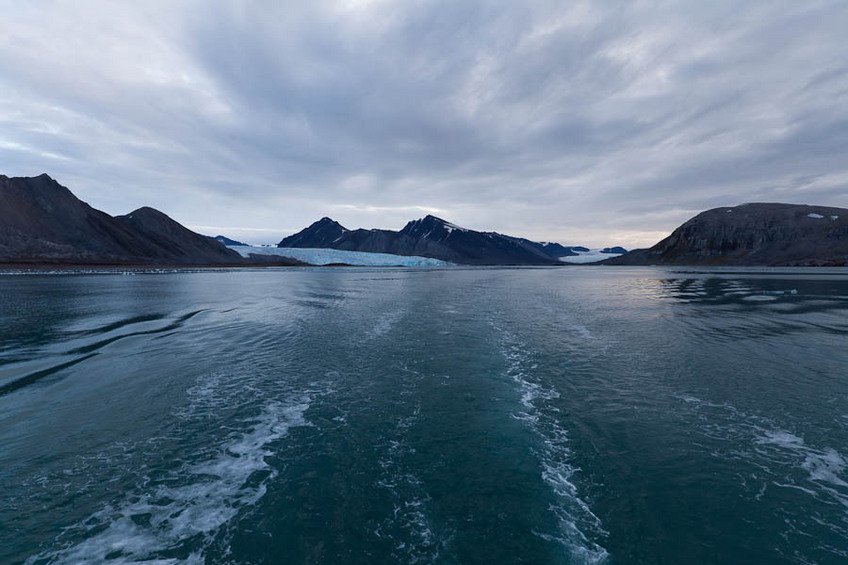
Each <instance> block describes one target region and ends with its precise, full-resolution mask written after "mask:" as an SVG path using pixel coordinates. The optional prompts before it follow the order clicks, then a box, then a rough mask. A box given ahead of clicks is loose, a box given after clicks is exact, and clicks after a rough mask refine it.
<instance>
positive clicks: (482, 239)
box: [278, 216, 573, 265]
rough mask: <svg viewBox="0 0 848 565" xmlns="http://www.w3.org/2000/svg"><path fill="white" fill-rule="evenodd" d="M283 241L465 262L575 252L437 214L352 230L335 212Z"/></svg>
mask: <svg viewBox="0 0 848 565" xmlns="http://www.w3.org/2000/svg"><path fill="white" fill-rule="evenodd" d="M278 247H300V248H328V249H341V250H346V251H364V252H371V253H391V254H394V255H406V256H410V255H415V256H420V257H431V258H433V259H440V260H442V261H449V262H451V263H458V264H463V265H552V264H561V263H560V261H559V260H558V259H559V257H561V256H562V257H564V256H567V255H568V254H569V253H570V250H569V248H567V247H563V246H561V245H559V244H542V243H538V242H533V241H530V240H527V239H523V238H517V237H510V236H506V235H502V234H499V233H495V232H479V231H474V230H470V229H466V228H462V227H459V226H457V225H455V224H452V223H450V222H448V221H445V220H443V219H441V218H437V217H436V216H426V217H424V218H422V219H420V220H414V221H411V222H409V223H408V224H406V226H404V228H403V229H402V230H400V231H391V230H376V229H374V230H365V229H358V230H349V229H347V228H345V227H344V226H342V225H341V224H339V223H338V222H336V221H334V220H331V219H330V218H322V219H321V220H319V221H317V222H315V223H314V224H312V225H310V226H309V227H307V228H306V229H304V230H303V231H300V232H298V233H296V234H294V235H292V236H289V237H286V238H285V239H283V240H282V241H281V242H280V243H279V245H278ZM571 254H573V253H571Z"/></svg>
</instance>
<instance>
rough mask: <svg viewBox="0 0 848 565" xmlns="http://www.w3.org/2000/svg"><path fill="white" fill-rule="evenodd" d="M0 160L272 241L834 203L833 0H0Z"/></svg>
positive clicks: (838, 112) (660, 228)
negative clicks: (325, 230)
mask: <svg viewBox="0 0 848 565" xmlns="http://www.w3.org/2000/svg"><path fill="white" fill-rule="evenodd" d="M0 21H2V22H3V33H2V34H0V174H5V175H7V176H35V175H38V174H41V173H45V172H46V173H48V174H49V175H50V176H52V177H53V178H55V179H56V180H58V181H59V182H60V183H61V184H63V185H65V186H67V187H68V188H70V189H71V190H72V191H73V192H74V193H75V194H76V195H77V196H78V197H80V198H81V199H83V200H85V201H86V202H88V203H89V204H91V205H92V206H94V207H95V208H99V209H102V210H104V211H106V212H108V213H110V214H124V213H128V212H130V211H131V210H133V209H135V208H138V207H140V206H145V205H146V206H153V207H154V208H157V209H160V210H162V211H163V212H165V213H167V214H168V215H170V216H171V217H173V218H174V219H176V220H178V221H180V222H181V223H183V224H185V225H188V226H190V227H192V228H193V229H195V230H197V231H200V232H201V233H206V234H209V235H217V234H219V233H221V234H224V235H227V236H229V237H233V238H236V239H241V240H243V241H247V242H249V243H276V242H277V241H279V239H281V238H282V237H283V236H284V235H288V234H291V233H293V232H295V231H298V230H300V229H302V228H303V227H305V226H307V225H309V224H310V223H312V222H313V221H315V220H317V219H319V218H320V217H322V216H330V217H332V218H334V219H336V220H338V221H340V222H341V223H342V224H344V225H345V226H346V227H348V228H358V227H365V228H389V229H399V228H401V227H402V226H403V225H404V224H405V223H406V222H407V221H409V220H412V219H416V218H420V217H422V216H424V215H426V214H434V215H437V216H440V217H443V218H445V219H447V220H449V221H452V222H454V223H456V224H459V225H462V226H465V227H469V228H472V229H481V230H495V231H499V232H502V233H507V234H510V235H516V236H523V237H528V238H531V239H536V240H543V241H557V242H560V243H563V244H566V245H578V244H581V245H588V246H590V247H600V246H608V245H623V246H625V247H628V248H634V247H643V246H649V245H652V244H653V243H655V242H656V241H658V240H659V239H661V238H662V237H664V236H665V235H667V234H668V233H669V232H670V231H671V230H673V229H674V228H675V227H676V226H677V225H679V224H681V223H682V222H684V221H685V220H687V219H688V218H690V217H691V216H693V215H695V214H697V213H698V212H700V211H702V210H705V209H708V208H714V207H718V206H731V205H736V204H741V203H744V202H790V203H799V204H804V203H806V204H821V205H831V206H841V207H848V40H846V37H848V36H846V33H848V32H846V30H848V2H846V1H845V0H838V1H817V0H805V1H801V2H799V1H797V0H791V1H779V0H770V1H768V2H759V1H752V2H739V1H738V0H733V1H722V0H711V1H709V2H704V1H703V0H698V1H691V2H687V1H678V2H665V1H651V2H643V1H638V0H633V1H622V2H607V1H603V0H592V1H587V2H583V1H575V2H567V1H553V2H546V1H534V0H528V1H521V2H515V1H503V2H488V1H476V0H450V1H432V2H430V1H419V0H399V1H389V0H342V1H338V2H329V1H328V2H321V1H315V2H302V1H297V2H288V1H284V0H274V1H258V0H256V1H251V0H238V1H216V0H204V1H199V0H198V1H194V0H168V1H158V0H145V1H144V2H129V1H126V2H123V1H117V2H116V1H113V0H109V1H100V0H87V1H85V2H73V1H40V0H29V1H26V2H21V1H19V0H0Z"/></svg>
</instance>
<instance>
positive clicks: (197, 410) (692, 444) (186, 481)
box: [0, 267, 848, 564]
mask: <svg viewBox="0 0 848 565" xmlns="http://www.w3.org/2000/svg"><path fill="white" fill-rule="evenodd" d="M793 291H795V292H794V293H793ZM0 320H2V325H0V563H33V564H35V563H82V562H108V563H135V562H144V563H184V562H185V563H204V562H205V563H517V562H526V563H628V564H629V563H745V564H756V563H769V564H772V563H823V564H824V563H845V562H848V469H846V465H848V460H846V458H847V457H848V374H846V373H848V371H846V369H848V347H846V345H848V340H846V337H848V271H845V270H840V269H819V270H799V269H791V270H784V271H779V270H759V271H758V270H744V269H740V270H724V271H708V270H700V271H687V270H680V269H640V268H617V269H616V268H608V267H607V268H601V267H586V268H550V269H546V268H539V269H531V268H525V269H445V270H410V269H356V268H326V269H266V270H243V271H238V270H233V271H200V272H180V273H164V274H163V273H158V274H153V273H151V274H144V273H138V274H135V275H134V276H120V275H115V274H73V275H8V276H0Z"/></svg>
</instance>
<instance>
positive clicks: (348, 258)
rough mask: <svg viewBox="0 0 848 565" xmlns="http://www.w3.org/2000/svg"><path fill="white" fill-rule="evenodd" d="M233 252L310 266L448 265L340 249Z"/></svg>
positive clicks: (235, 248)
mask: <svg viewBox="0 0 848 565" xmlns="http://www.w3.org/2000/svg"><path fill="white" fill-rule="evenodd" d="M230 249H232V250H233V251H238V252H239V253H241V255H242V256H244V257H248V256H249V255H250V254H251V253H253V254H256V255H278V256H280V257H289V258H291V259H297V260H298V261H303V262H304V263H310V264H312V265H331V264H338V263H344V264H347V265H355V266H358V267H390V266H402V267H445V266H448V265H450V263H447V262H445V261H440V260H438V259H431V258H429V257H415V256H412V257H407V256H403V255H391V254H389V253H365V252H363V251H343V250H341V249H309V248H300V247H252V246H233V247H230Z"/></svg>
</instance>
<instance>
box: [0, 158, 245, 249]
mask: <svg viewBox="0 0 848 565" xmlns="http://www.w3.org/2000/svg"><path fill="white" fill-rule="evenodd" d="M239 262H243V259H242V258H241V256H240V255H239V254H238V253H236V252H234V251H232V250H230V249H227V248H226V247H225V246H224V245H222V244H221V243H219V242H217V241H215V240H214V239H212V238H209V237H205V236H202V235H199V234H196V233H194V232H192V231H190V230H188V229H186V228H184V227H183V226H181V225H180V224H178V223H177V222H175V221H174V220H172V219H171V218H169V217H168V216H166V215H165V214H163V213H162V212H159V211H157V210H154V209H152V208H140V209H138V210H136V211H135V212H132V213H131V214H128V215H126V216H119V217H117V218H113V217H112V216H110V215H108V214H106V213H104V212H101V211H100V210H96V209H94V208H92V207H91V206H89V205H88V204H86V203H85V202H82V201H81V200H79V199H78V198H77V197H76V196H74V195H73V193H71V191H70V190H68V189H67V188H65V187H64V186H62V185H60V184H59V183H58V182H56V181H55V180H53V179H52V178H50V177H49V176H48V175H46V174H44V175H40V176H37V177H6V176H3V175H0V263H65V264H174V265H176V264H186V265H201V264H226V263H239Z"/></svg>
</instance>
